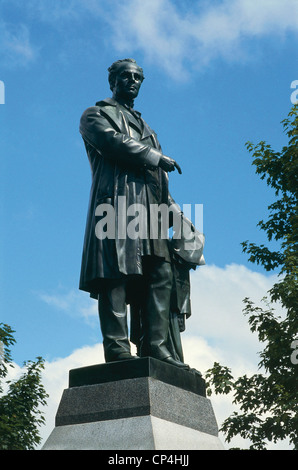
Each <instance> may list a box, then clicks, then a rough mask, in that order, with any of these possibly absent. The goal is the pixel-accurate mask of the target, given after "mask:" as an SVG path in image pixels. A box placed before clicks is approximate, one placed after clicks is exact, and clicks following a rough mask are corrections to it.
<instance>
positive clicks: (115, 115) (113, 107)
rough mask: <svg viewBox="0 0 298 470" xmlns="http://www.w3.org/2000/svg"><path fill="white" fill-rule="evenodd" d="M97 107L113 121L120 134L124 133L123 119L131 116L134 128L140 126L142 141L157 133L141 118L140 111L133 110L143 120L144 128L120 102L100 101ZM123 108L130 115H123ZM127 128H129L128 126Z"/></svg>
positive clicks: (109, 99)
mask: <svg viewBox="0 0 298 470" xmlns="http://www.w3.org/2000/svg"><path fill="white" fill-rule="evenodd" d="M96 106H99V107H100V108H101V113H102V114H106V115H107V117H108V118H109V119H111V120H112V121H113V122H114V124H115V125H116V126H117V128H118V130H119V132H123V119H125V117H124V114H125V116H129V121H130V122H132V124H134V126H136V125H137V126H138V128H139V130H140V134H141V135H142V139H145V138H146V137H150V136H151V135H155V132H154V131H153V130H152V129H151V128H150V127H149V126H148V124H147V123H146V122H145V121H144V119H143V118H142V117H141V113H139V112H138V111H135V110H133V111H134V112H135V113H136V114H137V115H138V117H139V119H141V121H142V124H143V125H142V126H141V124H140V123H139V122H138V120H137V119H136V118H135V117H134V116H133V114H132V113H130V112H129V108H126V107H124V106H123V105H121V104H120V103H118V101H116V100H114V99H113V98H106V99H105V100H102V101H98V102H97V103H96ZM123 108H124V109H125V110H127V111H128V113H123ZM126 127H127V126H126Z"/></svg>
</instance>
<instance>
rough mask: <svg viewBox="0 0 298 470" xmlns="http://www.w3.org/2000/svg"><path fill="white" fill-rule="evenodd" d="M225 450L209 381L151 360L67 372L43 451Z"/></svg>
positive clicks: (189, 372)
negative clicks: (207, 387) (207, 388)
mask: <svg viewBox="0 0 298 470" xmlns="http://www.w3.org/2000/svg"><path fill="white" fill-rule="evenodd" d="M87 449H88V450H132V449H135V450H154V449H160V450H175V449H177V450H184V449H192V450H209V449H210V450H223V449H224V447H223V445H222V444H221V442H220V440H219V439H218V429H217V423H216V419H215V416H214V412H213V409H212V406H211V402H210V400H209V399H207V398H206V394H205V382H204V380H203V379H202V378H201V377H200V375H198V374H197V373H196V371H194V370H192V371H185V370H180V369H178V368H177V367H175V366H171V365H169V364H165V363H163V362H162V361H159V360H157V359H153V358H142V359H138V360H135V361H125V362H124V361H123V362H117V363H111V364H100V365H96V366H91V367H84V368H80V369H75V370H72V371H70V373H69V388H68V389H66V390H64V392H63V396H62V399H61V402H60V405H59V408H58V411H57V415H56V427H55V429H54V430H53V432H52V434H51V435H50V437H49V438H48V440H47V442H46V443H45V445H44V446H43V450H87Z"/></svg>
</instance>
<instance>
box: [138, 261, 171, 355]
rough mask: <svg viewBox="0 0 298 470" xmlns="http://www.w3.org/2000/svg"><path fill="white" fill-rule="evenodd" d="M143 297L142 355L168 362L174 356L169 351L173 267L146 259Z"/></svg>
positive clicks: (144, 263)
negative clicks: (166, 359)
mask: <svg viewBox="0 0 298 470" xmlns="http://www.w3.org/2000/svg"><path fill="white" fill-rule="evenodd" d="M143 272H144V291H143V293H144V296H143V299H142V306H141V318H142V337H141V342H140V344H141V346H140V355H141V356H142V357H144V356H151V357H155V358H156V359H161V360H163V359H165V358H167V357H169V356H171V354H170V352H169V350H168V348H167V340H168V332H169V310H170V297H171V290H172V280H173V274H172V268H171V264H170V263H167V262H166V261H164V260H162V259H161V258H157V257H146V258H144V260H143Z"/></svg>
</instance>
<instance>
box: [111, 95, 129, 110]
mask: <svg viewBox="0 0 298 470" xmlns="http://www.w3.org/2000/svg"><path fill="white" fill-rule="evenodd" d="M113 99H114V100H115V101H117V103H119V104H122V106H128V107H129V108H133V107H134V100H129V99H125V98H120V97H119V96H116V95H113Z"/></svg>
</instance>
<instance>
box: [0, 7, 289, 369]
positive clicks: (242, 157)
mask: <svg viewBox="0 0 298 470" xmlns="http://www.w3.org/2000/svg"><path fill="white" fill-rule="evenodd" d="M297 39H298V4H297V1H296V0H284V1H283V2H280V1H277V0H260V1H258V2H255V1H254V0H230V1H224V0H217V1H208V0H204V1H201V0H193V1H188V0H185V1H174V0H149V1H147V0H140V1H139V0H127V1H126V2H123V1H119V0H109V1H107V0H90V1H88V0H87V1H83V0H70V1H62V0H61V1H58V0H51V1H50V0H47V1H42V0H27V1H26V2H19V1H17V0H1V2H0V63H1V68H0V80H1V81H2V82H3V83H4V85H5V104H1V105H0V123H1V137H0V138H1V141H0V142H1V143H0V145H1V205H0V208H1V220H2V226H1V235H0V259H1V292H0V295H1V313H0V321H1V322H4V323H8V324H10V325H11V326H12V328H13V329H15V330H16V339H17V344H16V346H15V347H14V349H13V356H14V360H15V361H16V363H17V364H19V365H21V364H22V362H23V361H24V360H27V359H34V358H35V357H36V356H38V355H40V356H42V357H44V358H45V359H46V360H47V361H48V363H49V364H50V363H53V362H55V361H56V360H57V358H66V357H70V356H71V354H72V353H73V351H75V350H80V348H85V347H91V348H92V347H96V345H97V344H98V343H99V342H100V331H99V324H98V320H97V318H96V313H95V311H96V307H95V305H94V303H92V302H91V301H90V300H89V298H88V295H87V294H85V293H83V292H80V291H78V281H79V272H80V262H81V252H82V244H83V236H84V229H85V221H86V214H87V206H88V198H89V189H90V182H91V177H90V169H89V164H88V160H87V157H86V155H85V150H84V146H83V142H82V140H81V137H80V134H79V131H78V126H79V120H80V116H81V114H82V112H83V111H84V110H85V109H86V108H87V107H89V106H92V105H93V104H94V103H95V102H96V101H97V100H99V99H103V98H106V97H108V96H110V95H111V92H110V89H109V85H108V80H107V68H108V67H109V66H110V65H111V64H112V62H114V61H115V60H117V59H119V58H124V57H134V58H135V59H136V60H137V62H138V63H139V64H140V65H141V66H142V67H143V69H144V73H145V77H146V78H145V81H144V83H143V86H142V89H141V92H140V95H139V97H138V99H137V100H136V102H135V108H136V109H138V110H139V111H141V112H142V115H143V117H144V119H145V120H146V121H147V122H148V123H149V125H150V126H151V127H152V128H153V129H154V130H155V131H156V132H157V134H158V137H159V140H160V142H161V144H162V147H163V151H164V153H165V154H166V155H169V156H171V157H172V158H174V159H176V160H177V162H178V163H179V164H180V166H181V167H182V170H183V174H182V175H179V174H178V173H175V174H173V173H172V174H170V189H171V192H172V195H173V197H174V198H175V199H176V201H177V202H179V203H180V204H181V205H183V204H193V205H194V204H203V206H204V232H205V235H206V246H205V258H206V262H207V265H206V266H205V267H203V268H200V273H198V272H196V273H195V274H194V287H193V297H194V298H195V299H196V301H197V304H196V305H198V306H200V305H201V306H202V307H201V318H208V319H209V320H208V322H209V321H210V322H211V324H210V329H206V328H205V330H204V324H203V323H200V326H199V327H198V333H197V338H198V341H201V342H202V341H203V343H204V345H205V346H206V348H207V349H208V348H215V349H216V348H222V349H221V351H223V350H224V345H225V344H226V342H225V338H219V337H218V334H217V333H216V328H215V326H214V325H216V324H217V319H218V317H220V318H221V319H222V318H223V319H224V313H225V312H227V315H229V313H228V312H229V311H230V310H231V311H234V310H235V315H237V313H236V312H238V315H239V318H241V317H242V314H241V308H240V309H239V308H238V304H237V308H236V307H235V306H234V305H233V306H232V305H231V309H229V305H230V303H232V302H233V299H234V297H235V295H236V294H238V293H239V292H240V293H241V295H242V293H243V296H242V298H243V297H245V296H250V295H251V294H255V293H257V296H259V298H258V299H257V300H259V299H260V298H261V297H262V296H263V295H265V293H266V287H268V288H269V287H270V282H272V279H273V278H272V277H271V275H270V276H269V275H268V274H266V273H265V272H264V271H263V270H262V268H261V267H258V266H255V265H251V264H248V262H247V257H246V256H245V255H244V254H242V252H241V246H240V243H241V242H242V241H244V240H246V239H249V240H250V241H256V242H258V243H259V242H264V241H265V238H264V235H263V234H262V233H260V232H259V230H258V229H257V227H256V224H257V222H258V221H259V220H260V219H262V218H265V217H266V215H267V209H266V208H267V206H268V204H269V203H270V202H271V201H272V200H273V198H274V195H273V193H272V191H271V190H270V189H269V188H267V186H266V184H265V183H264V182H262V181H260V180H259V179H258V177H257V176H256V175H255V173H254V168H253V167H252V165H251V157H250V155H249V153H248V152H247V150H246V148H245V142H247V141H252V142H254V143H258V142H259V141H260V140H266V141H267V142H268V143H270V144H271V145H272V147H273V148H274V149H276V150H279V149H281V147H282V146H283V145H285V144H286V138H285V135H284V134H283V129H282V126H281V124H280V121H281V120H282V119H284V118H285V117H286V116H287V114H288V112H289V110H290V107H291V99H290V98H291V93H292V92H293V89H291V83H292V82H293V81H294V80H297V79H298V70H297V42H298V41H297ZM252 279H253V281H252V283H251V282H250V280H252ZM236 281H237V282H240V281H241V286H238V287H235V286H236V285H237V282H236ZM225 282H226V284H224V283H225ZM235 282H236V284H235ZM207 284H208V285H207ZM202 286H206V288H205V290H204V291H203V290H202ZM200 289H201V290H200ZM235 289H236V290H237V292H235ZM250 289H251V290H250ZM262 291H263V292H262ZM206 292H208V293H209V297H208V296H206ZM219 292H220V293H221V298H218V304H217V307H213V308H214V310H213V311H212V312H214V314H213V315H214V316H213V317H212V312H210V305H208V301H209V302H210V301H211V299H210V298H211V297H214V296H216V294H217V295H218V293H219ZM234 294H235V295H234ZM202 298H204V299H205V300H204V302H205V303H204V302H203V301H202ZM208 299H209V300H208ZM224 302H226V303H227V306H226V307H223V306H222V303H224ZM221 306H222V311H220V310H221ZM204 309H205V310H204ZM233 309H234V310H233ZM210 315H211V320H210ZM193 317H194V314H193ZM239 318H238V317H237V321H239V322H240V323H241V322H242V320H239ZM226 320H227V322H229V321H230V323H229V325H230V328H229V332H227V337H226V341H227V338H230V335H231V336H233V337H235V335H233V328H234V327H235V328H236V326H235V324H234V319H233V318H232V319H230V318H229V319H226ZM206 321H207V320H206ZM237 321H236V323H237ZM208 324H209V323H208ZM212 325H213V326H212ZM241 325H242V323H241ZM241 327H243V328H245V326H244V325H242V326H241ZM204 331H205V333H204ZM211 331H212V333H211ZM246 334H247V333H245V335H246ZM249 335H250V333H249ZM235 347H236V343H235ZM207 349H206V350H207ZM211 356H212V355H211ZM211 356H210V358H211ZM232 356H233V354H232V351H231V357H232ZM233 357H234V356H233ZM241 357H242V356H241ZM213 358H214V356H212V358H211V359H213ZM211 359H210V360H211ZM242 359H243V361H244V362H245V355H244V356H243V357H242ZM243 361H242V362H243ZM93 362H94V363H96V362H99V361H98V358H97V357H94V360H93ZM244 362H243V363H244ZM240 363H241V360H240V359H239V364H240ZM210 365H212V363H211V364H210Z"/></svg>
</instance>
